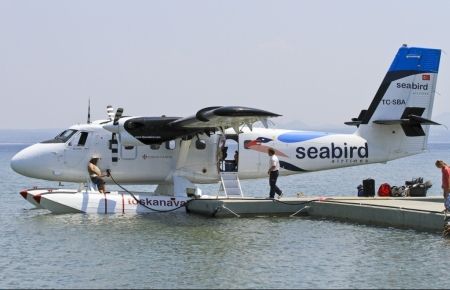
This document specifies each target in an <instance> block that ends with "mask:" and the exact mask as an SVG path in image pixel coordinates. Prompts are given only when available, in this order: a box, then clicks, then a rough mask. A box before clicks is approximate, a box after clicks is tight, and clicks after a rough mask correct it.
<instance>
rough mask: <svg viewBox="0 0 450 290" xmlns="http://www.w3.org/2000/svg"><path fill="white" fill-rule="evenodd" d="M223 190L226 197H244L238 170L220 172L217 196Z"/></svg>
mask: <svg viewBox="0 0 450 290" xmlns="http://www.w3.org/2000/svg"><path fill="white" fill-rule="evenodd" d="M222 192H223V193H224V195H225V196H226V197H244V195H243V193H242V188H241V183H240V182H239V177H238V173H237V172H221V173H220V188H219V192H218V193H217V196H219V194H220V193H222Z"/></svg>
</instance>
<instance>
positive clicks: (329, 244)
mask: <svg viewBox="0 0 450 290" xmlns="http://www.w3.org/2000/svg"><path fill="white" fill-rule="evenodd" d="M24 147H25V145H20V144H1V145H0V177H1V184H2V193H1V194H0V216H1V235H0V288H448V273H449V269H450V240H446V239H443V238H442V237H441V236H440V235H439V233H423V232H417V231H413V230H402V229H395V228H382V227H371V226H365V225H358V224H350V223H342V222H334V221H328V220H317V219H310V218H305V217H295V218H288V217H285V218H242V219H237V218H229V219H211V218H204V217H198V216H194V215H186V214H174V213H169V214H151V215H134V216H133V215H125V216H124V215H107V216H104V215H83V214H68V215H52V214H49V213H48V212H47V211H45V210H34V209H32V207H31V206H30V205H29V204H28V203H27V202H26V201H25V200H23V199H22V197H21V196H20V195H19V194H18V192H19V191H20V190H21V189H23V188H29V187H31V186H34V185H39V186H55V185H56V184H55V183H54V182H46V181H39V180H35V179H30V178H26V177H23V176H20V175H18V174H16V173H14V172H13V171H12V170H11V169H10V167H9V160H10V158H11V157H12V156H13V155H14V154H15V153H16V152H17V151H19V150H20V149H22V148H24ZM436 159H444V160H450V144H432V145H431V146H430V150H429V152H427V153H424V154H420V155H416V156H413V157H408V158H405V159H401V160H397V161H393V162H390V163H388V164H376V165H366V166H360V167H352V168H344V169H339V170H330V171H324V172H317V173H309V174H303V175H296V176H290V177H282V178H280V179H279V185H280V187H281V188H283V190H284V191H285V193H286V196H296V194H297V193H298V192H303V193H304V194H305V195H320V196H331V195H356V187H357V185H358V184H360V183H361V182H362V180H363V179H365V178H368V177H372V178H374V179H375V180H376V184H377V187H378V185H379V184H381V183H383V182H388V183H390V184H391V185H403V184H404V182H405V181H406V180H411V179H412V178H415V177H423V178H424V180H430V181H431V182H432V183H433V187H432V188H431V189H430V190H429V191H428V195H440V194H441V193H440V172H439V170H437V169H436V168H435V167H434V161H435V160H436ZM242 185H243V188H244V191H245V193H246V195H250V196H266V195H267V188H268V185H267V180H265V179H264V180H253V181H243V182H242ZM65 186H66V187H73V186H74V185H71V184H65ZM109 188H110V189H114V188H113V187H112V186H111V187H109ZM136 188H139V189H144V190H145V189H147V190H151V189H152V188H145V187H136ZM202 188H203V189H204V192H208V193H209V192H213V193H215V192H216V191H217V190H218V185H207V186H203V187H202Z"/></svg>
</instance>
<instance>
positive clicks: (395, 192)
mask: <svg viewBox="0 0 450 290" xmlns="http://www.w3.org/2000/svg"><path fill="white" fill-rule="evenodd" d="M405 190H406V187H405V186H395V185H394V186H392V187H391V196H393V197H400V196H405V195H406V193H405Z"/></svg>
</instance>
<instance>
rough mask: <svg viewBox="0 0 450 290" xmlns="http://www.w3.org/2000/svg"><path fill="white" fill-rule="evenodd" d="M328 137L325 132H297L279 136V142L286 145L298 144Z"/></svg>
mask: <svg viewBox="0 0 450 290" xmlns="http://www.w3.org/2000/svg"><path fill="white" fill-rule="evenodd" d="M325 135H328V134H327V133H324V132H313V131H304V132H301V131H295V132H288V133H284V134H281V135H280V136H278V140H279V141H281V142H284V143H297V142H303V141H308V140H311V139H315V138H319V137H322V136H325Z"/></svg>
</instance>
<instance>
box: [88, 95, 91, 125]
mask: <svg viewBox="0 0 450 290" xmlns="http://www.w3.org/2000/svg"><path fill="white" fill-rule="evenodd" d="M87 123H88V124H90V123H91V98H89V100H88V117H87Z"/></svg>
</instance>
